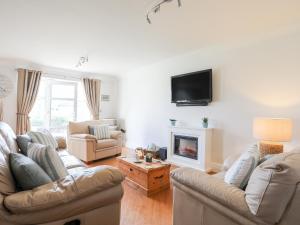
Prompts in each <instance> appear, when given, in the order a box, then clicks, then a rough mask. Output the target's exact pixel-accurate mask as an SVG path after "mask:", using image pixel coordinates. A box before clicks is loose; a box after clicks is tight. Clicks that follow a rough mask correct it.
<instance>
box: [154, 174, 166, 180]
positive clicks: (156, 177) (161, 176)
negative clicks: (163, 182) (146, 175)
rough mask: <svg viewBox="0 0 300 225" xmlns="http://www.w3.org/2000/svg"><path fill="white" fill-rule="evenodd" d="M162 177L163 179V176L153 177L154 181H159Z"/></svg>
mask: <svg viewBox="0 0 300 225" xmlns="http://www.w3.org/2000/svg"><path fill="white" fill-rule="evenodd" d="M163 177H164V175H160V176H159V177H154V179H161V178H163Z"/></svg>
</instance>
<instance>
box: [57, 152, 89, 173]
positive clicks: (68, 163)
mask: <svg viewBox="0 0 300 225" xmlns="http://www.w3.org/2000/svg"><path fill="white" fill-rule="evenodd" d="M58 155H59V157H60V158H61V160H62V161H63V163H64V166H65V167H66V168H67V169H68V170H69V169H73V168H76V167H85V164H84V163H83V162H81V161H80V160H79V159H77V158H76V157H75V156H73V155H70V154H69V153H68V152H67V151H66V150H63V151H58Z"/></svg>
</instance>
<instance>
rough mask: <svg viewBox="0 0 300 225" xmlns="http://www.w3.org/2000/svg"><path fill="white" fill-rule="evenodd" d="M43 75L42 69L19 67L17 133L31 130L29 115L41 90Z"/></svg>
mask: <svg viewBox="0 0 300 225" xmlns="http://www.w3.org/2000/svg"><path fill="white" fill-rule="evenodd" d="M41 75H42V72H41V71H34V70H26V69H18V95H17V96H18V97H17V127H16V133H17V134H24V133H26V132H27V131H30V120H29V116H28V115H29V113H30V111H31V109H32V107H33V105H34V102H35V100H36V97H37V94H38V91H39V86H40V81H41Z"/></svg>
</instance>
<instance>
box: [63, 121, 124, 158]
mask: <svg viewBox="0 0 300 225" xmlns="http://www.w3.org/2000/svg"><path fill="white" fill-rule="evenodd" d="M101 124H107V121H106V120H103V121H102V120H91V121H84V122H69V126H68V137H67V142H68V150H69V151H70V153H71V154H72V155H75V156H76V157H77V158H79V159H81V160H82V161H84V162H86V163H90V162H91V161H94V160H97V159H102V158H106V157H109V156H114V155H117V154H120V153H121V151H122V132H121V131H114V130H112V131H110V133H111V136H110V138H109V139H103V140H97V138H96V137H95V136H94V135H90V134H89V126H91V125H101ZM108 125H109V124H108Z"/></svg>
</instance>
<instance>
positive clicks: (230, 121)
mask: <svg viewBox="0 0 300 225" xmlns="http://www.w3.org/2000/svg"><path fill="white" fill-rule="evenodd" d="M299 43H300V32H295V33H293V34H289V35H286V36H280V37H273V38H272V39H271V40H265V41H262V42H257V43H252V44H251V45H249V44H248V45H247V46H242V47H241V46H240V47H238V48H230V49H229V48H227V49H226V48H221V47H215V48H210V49H203V50H200V51H197V52H194V53H191V54H187V55H183V56H180V57H175V58H172V59H169V60H166V61H163V62H160V63H157V64H154V65H151V66H148V67H144V68H140V69H138V70H136V71H133V72H130V73H128V74H126V76H124V77H123V78H122V80H121V83H120V118H122V119H123V120H124V123H125V124H124V126H125V128H126V129H127V146H129V147H136V146H147V144H149V143H151V142H154V143H156V144H158V145H160V146H167V143H168V125H169V121H168V120H169V118H174V119H177V120H181V121H183V122H185V123H186V124H187V125H189V126H201V118H202V117H204V116H208V117H209V119H210V122H211V126H213V127H215V131H214V138H213V142H214V143H213V159H214V161H215V162H221V161H222V160H223V158H225V157H226V156H228V155H229V154H232V153H236V152H241V151H242V150H243V149H244V148H245V147H246V146H247V145H248V144H251V143H253V142H255V140H254V138H253V137H252V120H253V118H254V117H257V116H265V117H289V118H292V119H293V121H294V136H293V141H292V142H291V143H289V144H288V145H287V146H286V147H287V148H291V147H292V146H294V145H297V144H299V137H300V117H299V115H300V66H299V65H300V64H299V59H300V44H299ZM207 68H212V69H213V86H214V87H213V89H214V90H213V91H214V93H213V95H214V101H213V103H212V104H210V105H209V106H208V107H200V106H193V107H176V106H175V104H171V103H170V102H171V100H170V97H171V96H170V95H171V90H170V76H172V75H177V74H182V73H188V72H192V71H197V70H202V69H207Z"/></svg>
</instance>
